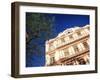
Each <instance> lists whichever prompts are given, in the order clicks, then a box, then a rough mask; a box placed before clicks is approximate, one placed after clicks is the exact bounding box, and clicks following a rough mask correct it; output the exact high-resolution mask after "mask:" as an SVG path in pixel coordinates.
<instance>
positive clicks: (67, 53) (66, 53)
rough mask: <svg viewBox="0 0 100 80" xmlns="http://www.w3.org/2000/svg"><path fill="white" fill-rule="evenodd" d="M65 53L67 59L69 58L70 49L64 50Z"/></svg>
mask: <svg viewBox="0 0 100 80" xmlns="http://www.w3.org/2000/svg"><path fill="white" fill-rule="evenodd" d="M63 51H64V55H65V57H67V56H68V55H69V51H68V49H64V50H63Z"/></svg>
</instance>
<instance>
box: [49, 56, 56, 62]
mask: <svg viewBox="0 0 100 80" xmlns="http://www.w3.org/2000/svg"><path fill="white" fill-rule="evenodd" d="M54 62H55V57H54V56H51V58H50V63H51V64H52V63H54Z"/></svg>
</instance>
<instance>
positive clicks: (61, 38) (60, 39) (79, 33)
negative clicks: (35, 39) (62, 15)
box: [45, 25, 90, 66]
mask: <svg viewBox="0 0 100 80" xmlns="http://www.w3.org/2000/svg"><path fill="white" fill-rule="evenodd" d="M89 28H90V26H89V25H86V26H83V27H73V28H70V29H66V30H64V31H63V32H61V33H59V34H58V36H57V37H55V38H53V39H50V40H48V41H46V43H45V47H46V66H53V65H79V64H82V65H83V64H89Z"/></svg>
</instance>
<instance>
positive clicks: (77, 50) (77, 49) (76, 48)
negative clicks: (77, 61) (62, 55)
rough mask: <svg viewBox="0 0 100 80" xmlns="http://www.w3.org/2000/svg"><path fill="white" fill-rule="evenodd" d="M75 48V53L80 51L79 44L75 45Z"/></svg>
mask: <svg viewBox="0 0 100 80" xmlns="http://www.w3.org/2000/svg"><path fill="white" fill-rule="evenodd" d="M74 50H75V53H77V52H79V48H78V46H77V45H74Z"/></svg>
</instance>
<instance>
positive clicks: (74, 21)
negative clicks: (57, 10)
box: [26, 13, 90, 67]
mask: <svg viewBox="0 0 100 80" xmlns="http://www.w3.org/2000/svg"><path fill="white" fill-rule="evenodd" d="M27 14H30V13H27ZM31 14H32V13H31ZM33 14H34V13H33ZM42 14H43V13H42ZM45 15H46V16H49V17H55V21H54V25H53V29H54V35H55V36H57V35H58V34H59V33H60V32H62V31H64V30H65V29H67V28H72V27H74V26H79V27H82V26H85V25H87V24H90V21H89V15H72V14H47V13H45ZM40 42H41V41H38V40H33V41H32V42H31V43H30V44H32V43H40ZM42 45H43V46H44V44H42ZM42 45H41V46H42ZM41 50H42V53H41V54H31V55H29V54H27V53H28V52H27V53H26V54H27V56H26V67H39V66H44V65H45V47H42V48H41Z"/></svg>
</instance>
